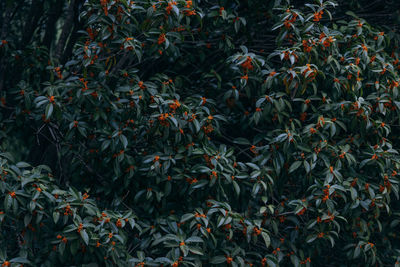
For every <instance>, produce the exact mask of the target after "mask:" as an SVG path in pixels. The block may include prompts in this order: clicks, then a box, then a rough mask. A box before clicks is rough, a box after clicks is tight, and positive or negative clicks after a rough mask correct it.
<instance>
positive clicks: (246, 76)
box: [240, 74, 249, 81]
mask: <svg viewBox="0 0 400 267" xmlns="http://www.w3.org/2000/svg"><path fill="white" fill-rule="evenodd" d="M240 79H243V80H246V81H247V80H249V76H248V75H247V74H246V75H244V76H242V77H240Z"/></svg>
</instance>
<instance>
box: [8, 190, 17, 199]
mask: <svg viewBox="0 0 400 267" xmlns="http://www.w3.org/2000/svg"><path fill="white" fill-rule="evenodd" d="M8 194H9V195H10V196H11V197H12V198H15V197H16V196H17V195H16V194H15V192H14V191H11V192H9V193H8Z"/></svg>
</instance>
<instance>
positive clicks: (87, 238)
mask: <svg viewBox="0 0 400 267" xmlns="http://www.w3.org/2000/svg"><path fill="white" fill-rule="evenodd" d="M79 234H80V235H81V237H82V239H83V242H85V244H86V245H89V235H88V234H87V232H86V230H85V229H83V230H81V231H80V232H79Z"/></svg>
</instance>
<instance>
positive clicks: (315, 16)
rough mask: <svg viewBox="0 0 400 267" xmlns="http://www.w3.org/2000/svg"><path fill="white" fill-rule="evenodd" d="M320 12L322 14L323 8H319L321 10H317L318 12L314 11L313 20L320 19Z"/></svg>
mask: <svg viewBox="0 0 400 267" xmlns="http://www.w3.org/2000/svg"><path fill="white" fill-rule="evenodd" d="M322 14H324V11H323V10H321V11H319V12H315V13H314V22H318V21H320V20H321V18H322Z"/></svg>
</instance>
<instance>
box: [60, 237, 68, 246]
mask: <svg viewBox="0 0 400 267" xmlns="http://www.w3.org/2000/svg"><path fill="white" fill-rule="evenodd" d="M61 241H62V242H63V243H64V244H67V242H68V239H67V238H66V237H65V236H64V237H63V239H61Z"/></svg>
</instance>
